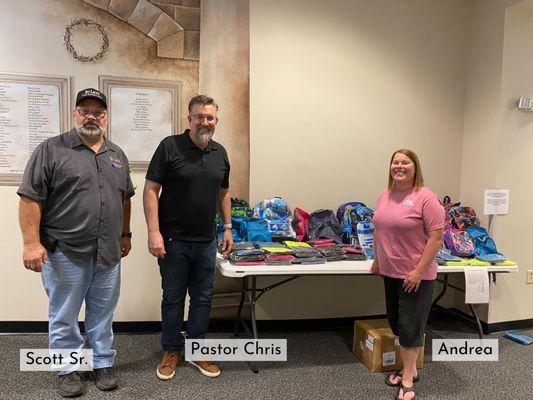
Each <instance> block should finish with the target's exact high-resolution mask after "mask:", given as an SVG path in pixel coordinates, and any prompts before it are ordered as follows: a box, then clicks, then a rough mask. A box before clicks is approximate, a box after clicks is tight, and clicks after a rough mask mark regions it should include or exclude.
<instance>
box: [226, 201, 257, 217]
mask: <svg viewBox="0 0 533 400" xmlns="http://www.w3.org/2000/svg"><path fill="white" fill-rule="evenodd" d="M253 213H254V212H253V211H252V209H251V208H250V204H248V202H247V201H246V200H243V199H239V198H238V197H232V198H231V216H232V217H242V218H251V217H252V215H253Z"/></svg>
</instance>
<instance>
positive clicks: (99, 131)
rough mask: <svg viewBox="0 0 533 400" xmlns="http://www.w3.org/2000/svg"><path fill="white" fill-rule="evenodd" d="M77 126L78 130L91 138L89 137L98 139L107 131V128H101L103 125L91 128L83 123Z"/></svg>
mask: <svg viewBox="0 0 533 400" xmlns="http://www.w3.org/2000/svg"><path fill="white" fill-rule="evenodd" d="M75 128H76V131H77V132H78V133H79V134H80V135H83V136H85V137H86V138H89V139H97V138H99V137H100V136H102V135H103V134H104V133H105V129H103V128H101V127H96V128H92V127H91V128H89V127H85V126H83V125H79V126H78V125H77V126H75Z"/></svg>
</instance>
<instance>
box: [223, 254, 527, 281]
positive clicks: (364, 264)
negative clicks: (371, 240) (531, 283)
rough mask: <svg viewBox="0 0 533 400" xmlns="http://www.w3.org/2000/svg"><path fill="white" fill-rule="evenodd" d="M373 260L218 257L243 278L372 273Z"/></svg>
mask: <svg viewBox="0 0 533 400" xmlns="http://www.w3.org/2000/svg"><path fill="white" fill-rule="evenodd" d="M371 266H372V261H371V260H366V261H331V262H326V263H325V264H314V265H297V264H292V265H243V266H237V265H234V264H232V263H230V262H229V261H228V260H225V259H223V258H222V257H218V258H217V268H218V270H219V271H220V273H221V274H222V275H223V276H225V277H228V278H242V277H243V276H248V275H255V276H258V275H264V276H268V275H271V276H273V275H368V274H370V267H371ZM468 268H479V267H476V266H460V267H452V266H448V265H443V266H441V265H439V267H438V269H437V271H438V272H439V273H444V272H445V273H449V272H464V271H465V269H468ZM487 268H488V270H489V272H517V271H518V265H514V266H509V267H498V266H490V267H487Z"/></svg>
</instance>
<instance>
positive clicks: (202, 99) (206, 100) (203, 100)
mask: <svg viewBox="0 0 533 400" xmlns="http://www.w3.org/2000/svg"><path fill="white" fill-rule="evenodd" d="M196 104H201V105H203V106H215V108H216V109H217V111H218V104H217V103H215V100H214V99H212V98H211V97H208V96H204V95H203V94H199V95H198V96H194V97H193V98H192V99H191V101H189V114H190V113H192V109H193V108H194V106H195V105H196Z"/></svg>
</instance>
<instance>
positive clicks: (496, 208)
mask: <svg viewBox="0 0 533 400" xmlns="http://www.w3.org/2000/svg"><path fill="white" fill-rule="evenodd" d="M508 213H509V190H508V189H485V201H484V208H483V214H485V215H506V214H508Z"/></svg>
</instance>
